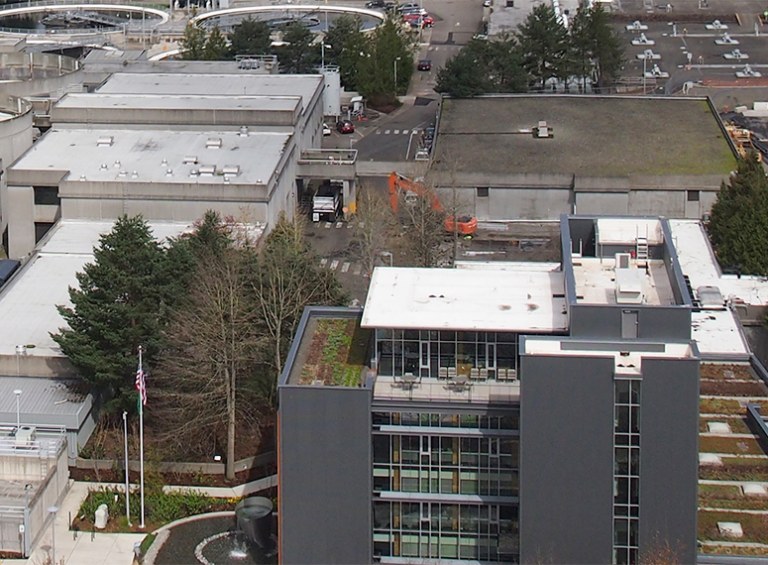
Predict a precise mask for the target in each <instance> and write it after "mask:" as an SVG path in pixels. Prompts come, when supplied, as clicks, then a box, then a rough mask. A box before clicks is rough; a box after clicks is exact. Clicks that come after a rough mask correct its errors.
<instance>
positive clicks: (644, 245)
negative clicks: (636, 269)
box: [635, 237, 648, 266]
mask: <svg viewBox="0 0 768 565" xmlns="http://www.w3.org/2000/svg"><path fill="white" fill-rule="evenodd" d="M635 258H636V259H637V265H638V266H640V265H643V266H646V265H647V264H648V239H646V238H645V237H638V238H637V239H636V240H635Z"/></svg>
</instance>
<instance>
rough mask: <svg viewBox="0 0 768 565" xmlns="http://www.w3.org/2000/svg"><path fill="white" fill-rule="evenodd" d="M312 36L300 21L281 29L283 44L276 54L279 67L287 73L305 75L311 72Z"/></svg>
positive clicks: (312, 60)
mask: <svg viewBox="0 0 768 565" xmlns="http://www.w3.org/2000/svg"><path fill="white" fill-rule="evenodd" d="M313 39H314V36H313V35H312V32H311V31H309V30H308V29H307V26H305V25H304V24H303V23H302V22H300V21H294V22H291V23H289V24H288V25H286V26H285V27H284V28H283V42H284V43H285V45H283V46H281V47H280V48H279V50H278V52H277V57H278V59H279V60H280V66H281V67H282V68H283V69H285V71H286V72H288V73H306V72H309V71H310V70H312V65H313V64H314V53H313V51H312V41H313Z"/></svg>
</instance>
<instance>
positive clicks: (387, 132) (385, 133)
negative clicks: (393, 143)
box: [384, 130, 392, 135]
mask: <svg viewBox="0 0 768 565" xmlns="http://www.w3.org/2000/svg"><path fill="white" fill-rule="evenodd" d="M390 131H392V130H386V131H385V132H384V135H388V134H389V132H390Z"/></svg>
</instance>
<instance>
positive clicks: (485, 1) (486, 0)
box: [483, 0, 493, 8]
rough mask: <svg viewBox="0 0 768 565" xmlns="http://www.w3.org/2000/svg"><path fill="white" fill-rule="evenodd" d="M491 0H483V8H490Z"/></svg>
mask: <svg viewBox="0 0 768 565" xmlns="http://www.w3.org/2000/svg"><path fill="white" fill-rule="evenodd" d="M491 4H493V0H483V8H490V7H491Z"/></svg>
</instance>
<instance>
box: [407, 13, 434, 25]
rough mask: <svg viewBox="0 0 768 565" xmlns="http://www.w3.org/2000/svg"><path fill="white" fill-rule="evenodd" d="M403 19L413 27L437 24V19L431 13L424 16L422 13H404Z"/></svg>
mask: <svg viewBox="0 0 768 565" xmlns="http://www.w3.org/2000/svg"><path fill="white" fill-rule="evenodd" d="M403 21H404V22H406V23H408V24H410V25H411V27H419V25H421V27H432V26H433V25H435V19H434V18H433V17H432V16H430V15H425V16H422V15H421V14H404V15H403Z"/></svg>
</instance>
